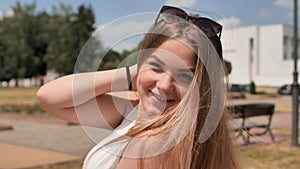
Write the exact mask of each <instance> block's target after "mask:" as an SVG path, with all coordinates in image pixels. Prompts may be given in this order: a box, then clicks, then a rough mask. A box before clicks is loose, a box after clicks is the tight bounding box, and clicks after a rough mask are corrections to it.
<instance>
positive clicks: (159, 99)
mask: <svg viewBox="0 0 300 169" xmlns="http://www.w3.org/2000/svg"><path fill="white" fill-rule="evenodd" d="M149 96H153V97H154V98H155V99H156V100H157V101H159V102H161V103H170V102H175V99H168V98H167V99H166V98H165V97H164V96H161V95H160V94H157V93H154V92H152V91H151V90H149Z"/></svg>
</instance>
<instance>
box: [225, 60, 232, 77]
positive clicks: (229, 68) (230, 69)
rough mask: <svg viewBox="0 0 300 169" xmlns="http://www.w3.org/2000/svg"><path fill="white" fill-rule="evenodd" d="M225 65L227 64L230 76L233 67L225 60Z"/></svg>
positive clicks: (226, 67)
mask: <svg viewBox="0 0 300 169" xmlns="http://www.w3.org/2000/svg"><path fill="white" fill-rule="evenodd" d="M224 63H225V69H226V71H227V74H228V75H229V74H230V73H231V71H232V65H231V63H230V62H229V61H228V60H225V59H224Z"/></svg>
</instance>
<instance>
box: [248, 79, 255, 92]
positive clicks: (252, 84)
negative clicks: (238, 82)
mask: <svg viewBox="0 0 300 169" xmlns="http://www.w3.org/2000/svg"><path fill="white" fill-rule="evenodd" d="M249 93H250V94H256V85H255V83H254V82H253V81H252V82H251V83H250V90H249Z"/></svg>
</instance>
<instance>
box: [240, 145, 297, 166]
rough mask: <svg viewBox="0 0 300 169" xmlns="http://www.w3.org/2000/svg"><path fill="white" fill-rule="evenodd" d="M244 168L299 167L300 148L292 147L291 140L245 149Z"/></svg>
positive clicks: (243, 156) (243, 154) (242, 156)
mask: <svg viewBox="0 0 300 169" xmlns="http://www.w3.org/2000/svg"><path fill="white" fill-rule="evenodd" d="M240 159H241V164H242V166H243V169H299V168H300V148H297V149H295V148H292V146H291V142H290V141H285V142H281V143H272V144H267V145H260V146H256V147H251V148H247V149H243V150H242V152H241V157H240Z"/></svg>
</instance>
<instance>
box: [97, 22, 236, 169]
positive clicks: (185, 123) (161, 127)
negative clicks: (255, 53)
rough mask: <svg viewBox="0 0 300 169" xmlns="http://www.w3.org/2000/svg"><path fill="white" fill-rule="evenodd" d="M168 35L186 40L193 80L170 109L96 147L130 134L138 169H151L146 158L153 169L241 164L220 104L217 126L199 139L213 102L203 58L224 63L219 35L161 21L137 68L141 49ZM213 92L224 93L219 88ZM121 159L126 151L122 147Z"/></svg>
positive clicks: (214, 168) (230, 168)
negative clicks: (193, 67) (193, 64)
mask: <svg viewBox="0 0 300 169" xmlns="http://www.w3.org/2000/svg"><path fill="white" fill-rule="evenodd" d="M197 38H200V39H197ZM169 39H177V40H180V41H182V42H183V43H187V44H188V45H189V46H190V47H192V48H193V50H194V51H195V55H196V56H197V57H198V59H197V64H196V70H195V74H194V80H193V81H192V83H191V85H190V88H189V90H188V92H187V93H186V94H185V95H184V97H183V98H182V100H181V102H180V103H179V104H177V105H175V106H173V107H171V108H169V109H168V110H167V111H166V112H164V113H163V114H162V115H160V116H159V117H157V118H155V119H152V120H149V121H146V122H136V124H135V125H134V126H133V127H132V128H131V129H129V131H128V132H127V133H126V134H125V135H124V136H121V137H119V138H117V139H114V140H112V141H110V142H109V143H107V144H105V145H104V146H102V147H100V148H99V149H101V148H104V147H105V146H107V145H109V144H112V143H115V142H118V141H120V140H126V139H127V140H128V138H129V144H131V145H136V147H137V151H138V152H137V154H138V156H135V157H133V158H136V159H137V160H138V161H137V166H138V168H139V169H153V167H151V165H148V163H147V164H146V160H149V159H150V161H151V163H155V167H156V168H157V166H159V167H158V168H163V169H219V168H222V169H238V168H240V167H239V165H238V163H237V160H236V153H235V149H234V145H233V143H232V138H231V134H230V130H229V127H228V119H229V114H228V113H227V112H226V109H225V106H224V105H222V104H221V107H219V109H218V110H219V111H220V112H217V113H218V114H220V115H221V116H220V119H218V118H216V119H217V121H216V122H215V123H216V128H213V129H212V133H210V134H209V137H208V138H207V139H204V140H202V141H201V137H202V135H203V132H205V131H202V130H205V127H206V122H207V119H208V118H209V114H210V113H211V112H212V111H213V110H215V109H213V108H212V107H214V106H215V105H212V100H213V99H214V98H213V97H215V96H213V94H212V93H213V91H212V82H211V78H210V75H209V72H208V71H207V65H205V63H204V62H205V59H203V56H205V58H206V59H208V60H210V56H209V55H211V54H215V55H216V56H218V60H221V62H223V57H222V47H221V42H220V39H219V38H218V37H217V36H216V35H215V36H213V37H209V38H207V37H206V36H205V35H204V34H203V33H202V32H201V31H200V30H199V29H198V28H197V27H195V26H194V25H192V24H189V23H163V22H161V23H159V24H158V25H156V26H154V27H153V28H152V29H151V30H150V31H149V33H148V34H147V35H146V37H145V39H144V42H143V44H142V47H141V50H140V51H141V52H140V54H139V58H138V68H139V67H140V66H141V65H142V64H143V62H144V61H145V59H146V58H147V57H148V56H149V55H150V53H149V52H151V50H146V49H156V48H158V47H159V46H160V45H161V44H162V43H163V42H165V41H167V40H169ZM199 42H200V43H199ZM152 51H153V50H152ZM221 69H223V67H222V68H221ZM221 78H224V77H221ZM223 80H224V79H223ZM221 81H222V80H221ZM223 82H224V81H223ZM214 85H215V84H214ZM221 85H222V84H221ZM217 94H218V95H220V96H222V95H225V93H222V92H220V93H217ZM221 101H222V100H221ZM129 148H131V147H129ZM99 149H98V150H99ZM122 157H124V158H126V157H130V155H128V154H126V153H125V151H124V152H123V154H122ZM130 158H132V157H130ZM156 168H155V169H156Z"/></svg>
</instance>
